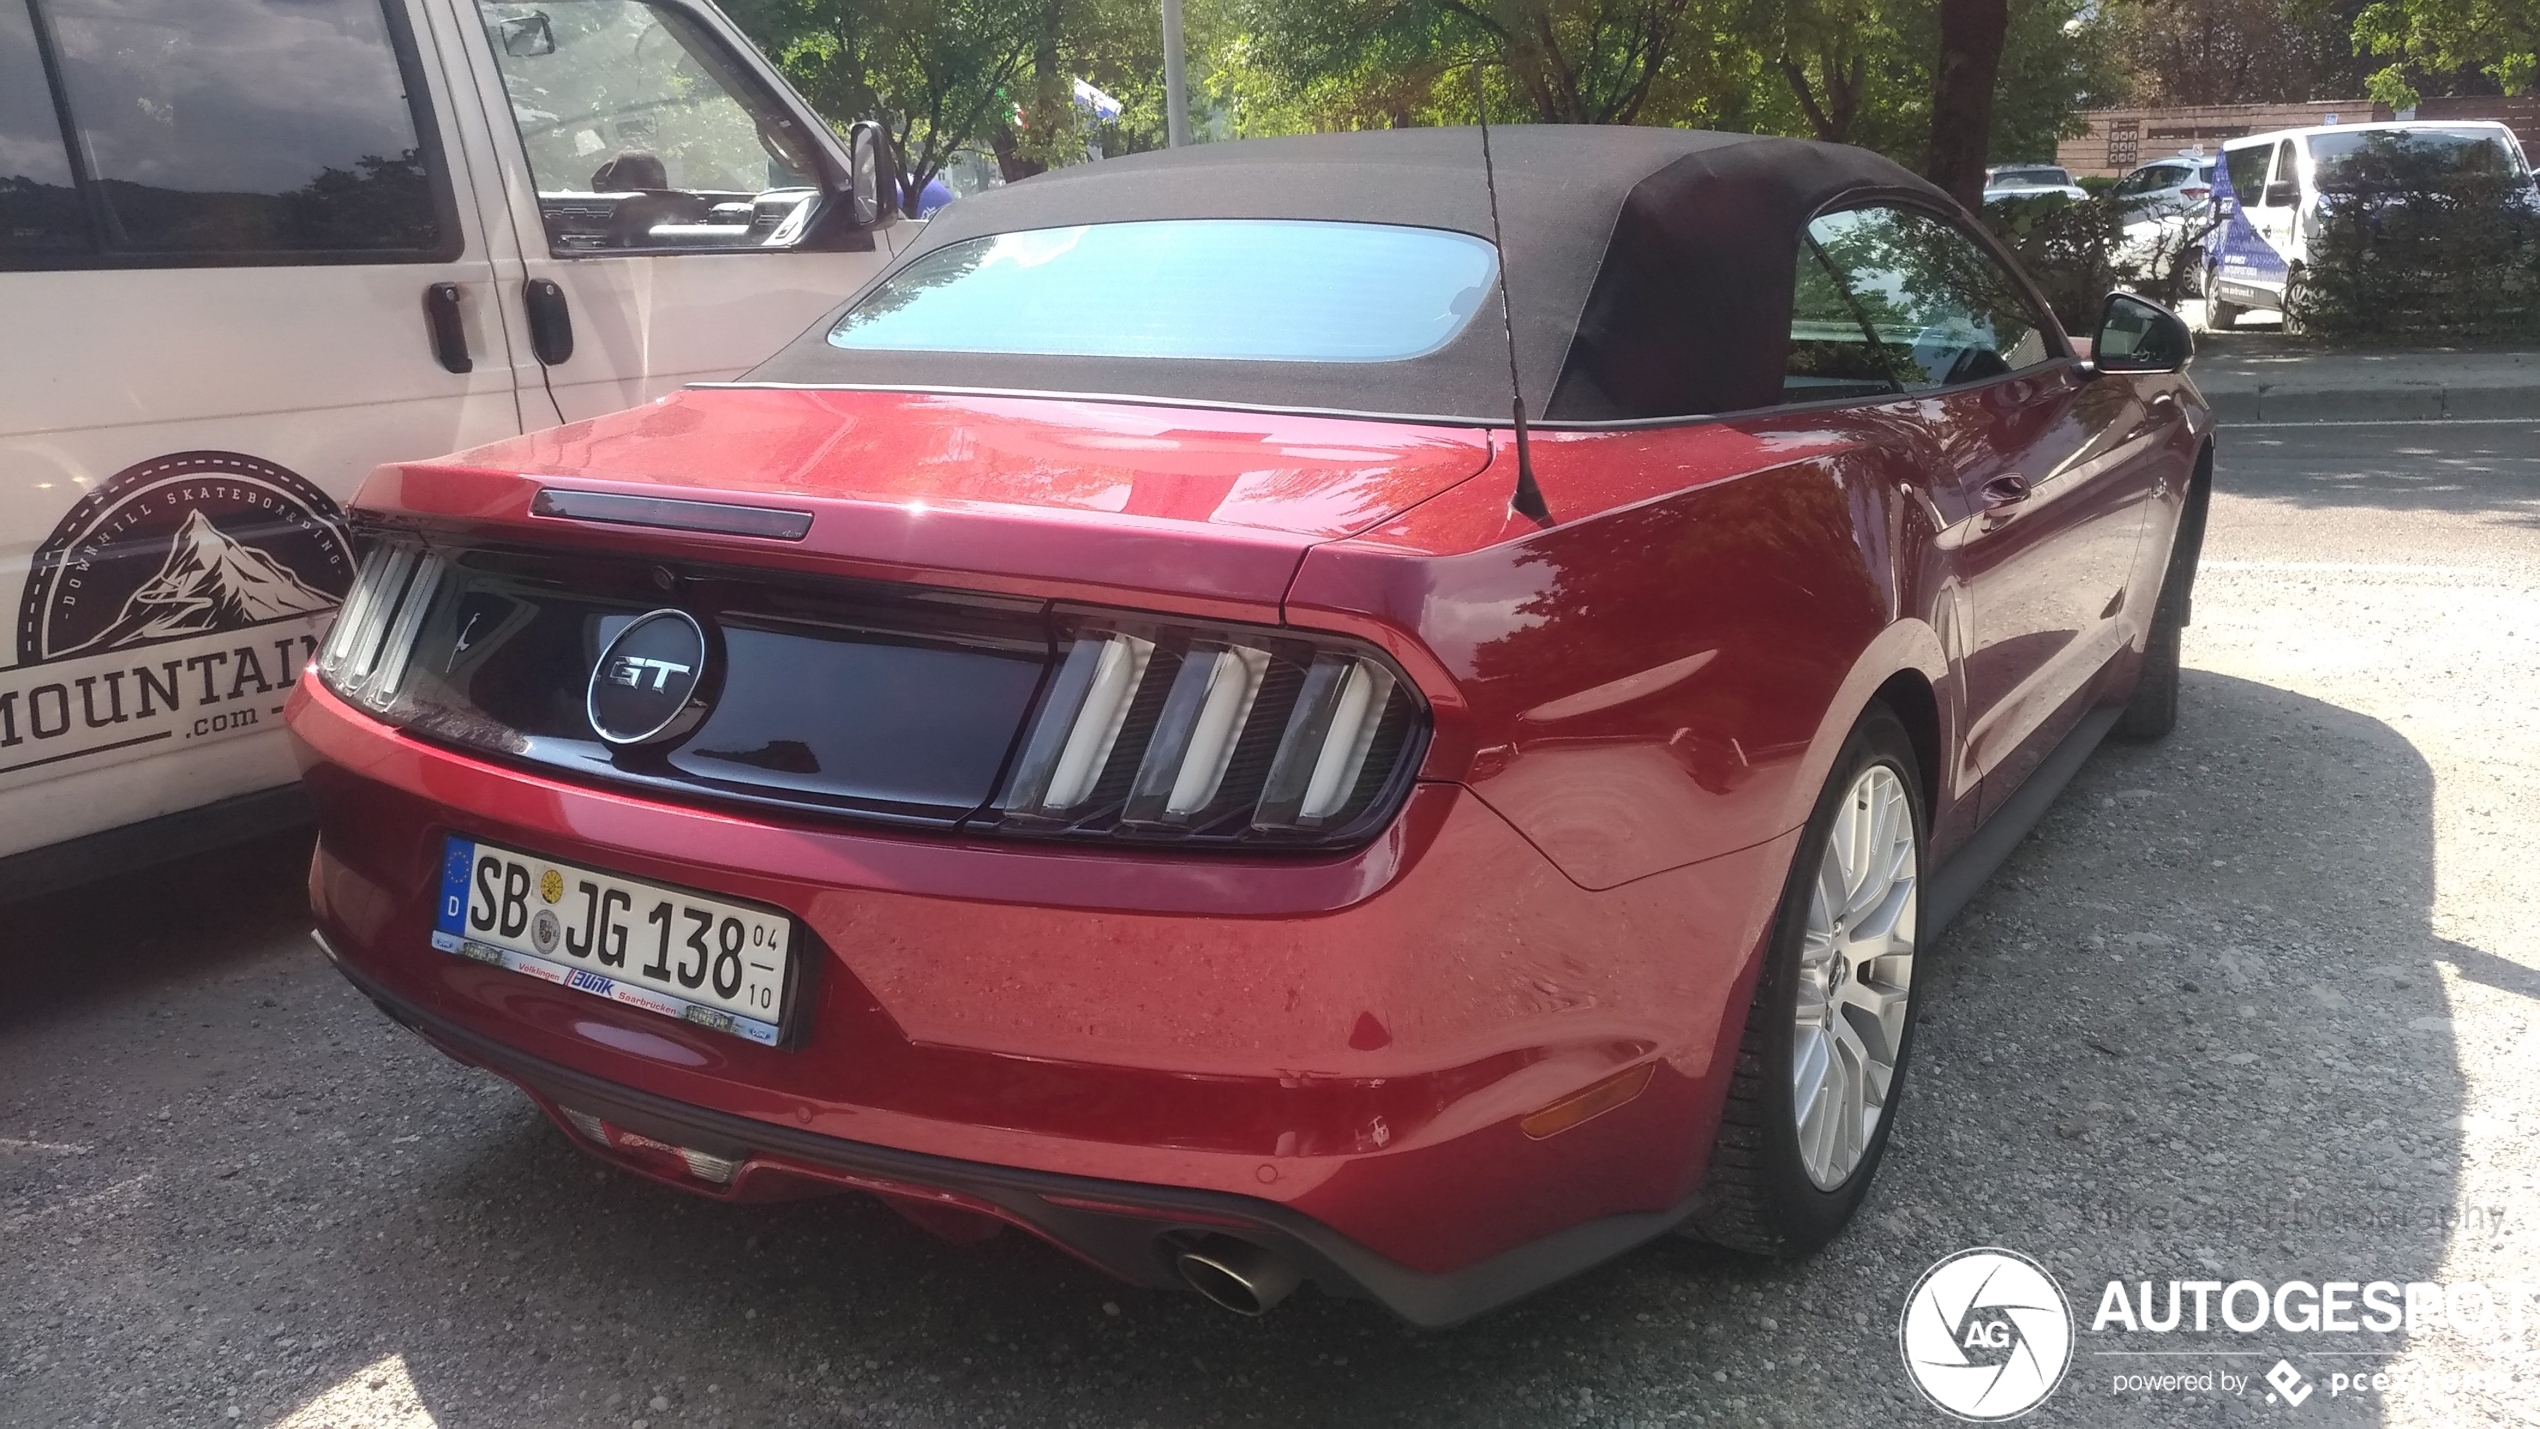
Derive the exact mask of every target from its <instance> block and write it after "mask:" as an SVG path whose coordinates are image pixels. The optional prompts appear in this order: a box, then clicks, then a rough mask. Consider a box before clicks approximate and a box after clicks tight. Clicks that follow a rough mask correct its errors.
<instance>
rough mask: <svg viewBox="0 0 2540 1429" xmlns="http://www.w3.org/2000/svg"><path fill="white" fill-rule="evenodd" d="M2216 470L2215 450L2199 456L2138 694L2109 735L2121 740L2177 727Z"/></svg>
mask: <svg viewBox="0 0 2540 1429" xmlns="http://www.w3.org/2000/svg"><path fill="white" fill-rule="evenodd" d="M2212 473H2213V454H2212V453H2211V452H2210V451H2208V452H2207V453H2206V454H2204V455H2203V456H2201V457H2199V458H2197V465H2196V475H2195V477H2194V478H2193V479H2191V480H2190V481H2189V482H2188V486H2187V507H2186V509H2185V510H2183V511H2181V512H2180V513H2179V518H2178V534H2177V535H2175V536H2173V537H2172V538H2171V540H2170V563H2169V566H2168V568H2167V569H2166V570H2164V571H2162V572H2161V594H2160V598H2159V600H2158V602H2157V603H2156V604H2154V606H2153V607H2152V628H2151V630H2150V631H2149V632H2148V633H2146V634H2145V636H2144V637H2143V670H2142V673H2141V674H2139V675H2137V676H2136V677H2135V681H2134V693H2133V694H2132V695H2130V696H2128V697H2127V698H2126V705H2125V713H2123V714H2121V715H2119V716H2117V723H2116V727H2115V728H2114V729H2113V730H2111V731H2110V733H2112V734H2114V735H2116V737H2117V738H2119V739H2130V740H2154V739H2159V738H2161V737H2162V736H2164V735H2166V734H2168V733H2169V732H2170V731H2171V730H2173V729H2176V728H2177V727H2178V683H2179V674H2178V656H2179V642H2180V640H2181V639H2182V638H2183V637H2184V636H2185V633H2186V630H2187V622H2188V617H2189V610H2190V599H2191V597H2192V595H2193V593H2194V591H2195V588H2196V563H2197V561H2198V560H2199V559H2200V558H2201V557H2202V555H2203V552H2204V549H2205V504H2206V501H2207V492H2208V490H2209V489H2210V485H2211V479H2212Z"/></svg>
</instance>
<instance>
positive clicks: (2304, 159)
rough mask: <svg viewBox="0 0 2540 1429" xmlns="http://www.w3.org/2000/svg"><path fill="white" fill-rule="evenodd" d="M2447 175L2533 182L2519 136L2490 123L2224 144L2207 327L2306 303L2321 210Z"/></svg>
mask: <svg viewBox="0 0 2540 1429" xmlns="http://www.w3.org/2000/svg"><path fill="white" fill-rule="evenodd" d="M2447 168H2448V169H2453V170H2458V171H2483V172H2488V173H2498V174H2504V175H2508V176H2514V177H2519V178H2522V179H2524V180H2528V179H2529V178H2530V176H2531V165H2530V162H2529V160H2528V158H2527V157H2526V156H2525V155H2524V153H2523V151H2522V142H2521V141H2520V140H2519V139H2518V138H2516V137H2515V135H2514V132H2513V130H2511V129H2509V128H2507V127H2506V126H2504V125H2503V124H2500V123H2495V122H2493V121H2485V120H2480V121H2441V122H2432V121H2392V122H2388V123H2374V124H2332V125H2324V126H2320V127H2316V128H2308V129H2280V130H2274V131H2271V132H2268V133H2264V134H2251V135H2248V136H2246V137H2244V138H2239V139H2231V140H2226V141H2225V142H2224V144H2223V146H2222V160H2221V162H2220V163H2219V164H2218V165H2216V167H2215V170H2214V177H2213V207H2214V229H2213V233H2212V236H2211V238H2210V239H2209V240H2208V243H2207V248H2206V252H2205V256H2204V292H2205V300H2206V321H2207V324H2208V325H2209V326H2212V327H2215V328H2222V329H2228V328H2230V327H2232V326H2233V325H2234V324H2235V323H2237V322H2238V321H2239V319H2240V315H2241V314H2242V313H2243V312H2245V311H2247V310H2248V309H2250V308H2273V309H2276V310H2278V311H2282V310H2283V309H2284V307H2285V305H2286V303H2287V302H2288V301H2297V302H2298V299H2295V298H2292V297H2291V295H2293V294H2297V293H2298V292H2299V291H2300V288H2301V285H2302V279H2303V270H2304V268H2305V267H2306V266H2307V265H2308V263H2309V260H2310V249H2309V244H2310V239H2311V237H2312V236H2313V235H2314V234H2315V233H2316V232H2317V231H2318V229H2319V218H2320V210H2321V206H2322V205H2323V204H2330V203H2343V202H2360V203H2370V202H2372V201H2374V199H2375V197H2376V196H2377V195H2378V194H2382V193H2386V192H2388V188H2389V185H2390V184H2391V183H2392V182H2394V181H2397V176H2398V175H2401V174H2407V175H2413V176H2417V177H2419V178H2422V177H2424V176H2428V175H2439V174H2440V173H2441V172H2443V171H2444V170H2445V169H2447ZM2524 192H2526V193H2528V192H2529V190H2528V186H2527V184H2526V186H2525V188H2524Z"/></svg>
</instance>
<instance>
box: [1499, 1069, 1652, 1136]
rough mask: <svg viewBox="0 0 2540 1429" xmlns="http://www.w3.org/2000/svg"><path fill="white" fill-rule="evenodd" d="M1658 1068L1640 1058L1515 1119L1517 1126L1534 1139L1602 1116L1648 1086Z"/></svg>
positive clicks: (1558, 1133)
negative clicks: (1592, 1083)
mask: <svg viewBox="0 0 2540 1429" xmlns="http://www.w3.org/2000/svg"><path fill="white" fill-rule="evenodd" d="M1657 1072H1658V1064H1657V1063H1655V1062H1643V1063H1641V1064H1640V1065H1639V1066H1637V1067H1634V1068H1632V1069H1630V1070H1629V1071H1624V1072H1617V1073H1615V1074H1614V1075H1613V1076H1610V1077H1607V1078H1606V1079H1605V1080H1604V1081H1601V1082H1598V1083H1597V1084H1595V1085H1594V1086H1591V1087H1589V1088H1588V1089H1587V1090H1585V1091H1578V1092H1572V1093H1570V1094H1569V1095H1568V1096H1566V1097H1563V1098H1562V1099H1561V1100H1559V1101H1557V1102H1554V1103H1553V1104H1552V1105H1550V1106H1548V1107H1545V1108H1544V1109H1543V1110H1541V1111H1539V1112H1536V1113H1534V1114H1533V1115H1531V1116H1528V1117H1527V1118H1526V1119H1525V1120H1524V1121H1521V1122H1519V1123H1517V1129H1518V1130H1519V1131H1522V1132H1524V1133H1526V1135H1527V1136H1528V1137H1529V1138H1531V1139H1533V1140H1536V1141H1541V1140H1543V1139H1544V1138H1545V1137H1547V1136H1558V1135H1560V1134H1561V1133H1562V1132H1565V1131H1568V1130H1569V1129H1570V1128H1571V1127H1574V1126H1576V1125H1578V1124H1579V1123H1580V1122H1583V1121H1587V1120H1590V1119H1591V1118H1594V1117H1600V1116H1603V1115H1605V1114H1606V1113H1607V1112H1609V1111H1612V1110H1613V1109H1614V1108H1616V1107H1618V1106H1621V1105H1622V1104H1623V1103H1625V1102H1627V1101H1630V1100H1631V1099H1632V1098H1634V1097H1636V1096H1639V1095H1640V1094H1641V1093H1642V1092H1645V1091H1647V1090H1649V1079H1650V1078H1651V1077H1653V1076H1655V1075H1657Z"/></svg>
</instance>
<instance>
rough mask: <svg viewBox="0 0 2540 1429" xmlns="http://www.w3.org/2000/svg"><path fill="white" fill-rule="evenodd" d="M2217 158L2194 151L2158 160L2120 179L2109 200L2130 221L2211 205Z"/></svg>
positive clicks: (2200, 211)
mask: <svg viewBox="0 0 2540 1429" xmlns="http://www.w3.org/2000/svg"><path fill="white" fill-rule="evenodd" d="M2213 181H2214V161H2213V160H2212V159H2210V158H2205V157H2202V156H2199V155H2194V154H2179V155H2175V156H2173V157H2171V158H2167V159H2155V160H2153V161H2152V162H2151V163H2148V164H2145V165H2144V166H2143V167H2141V168H2139V169H2136V170H2135V171H2134V172H2133V173H2130V174H2128V175H2126V176H2125V177H2124V178H2121V179H2119V180H2117V182H2116V185H2115V186H2114V187H2113V188H2110V189H2109V190H2108V201H2109V202H2110V203H2112V204H2114V205H2116V208H2117V211H2118V213H2119V214H2121V215H2122V216H2123V217H2125V218H2126V219H2128V220H2129V221H2131V220H2134V219H2137V218H2147V217H2151V216H2153V215H2156V214H2173V213H2194V214H2203V213H2205V212H2207V211H2209V210H2210V209H2211V208H2212V199H2213Z"/></svg>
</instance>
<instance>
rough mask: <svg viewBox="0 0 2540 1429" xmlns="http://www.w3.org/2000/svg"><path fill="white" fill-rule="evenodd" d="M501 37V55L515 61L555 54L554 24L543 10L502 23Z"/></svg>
mask: <svg viewBox="0 0 2540 1429" xmlns="http://www.w3.org/2000/svg"><path fill="white" fill-rule="evenodd" d="M501 35H502V42H503V53H504V54H506V55H509V56H510V57H512V58H513V59H516V60H534V59H536V58H538V57H539V56H540V55H551V54H554V53H555V52H556V27H555V23H554V22H553V21H551V20H549V19H548V18H547V12H546V11H544V10H540V11H538V12H536V13H534V14H529V15H521V16H517V17H515V18H513V19H509V20H505V21H503V22H502V25H501Z"/></svg>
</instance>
